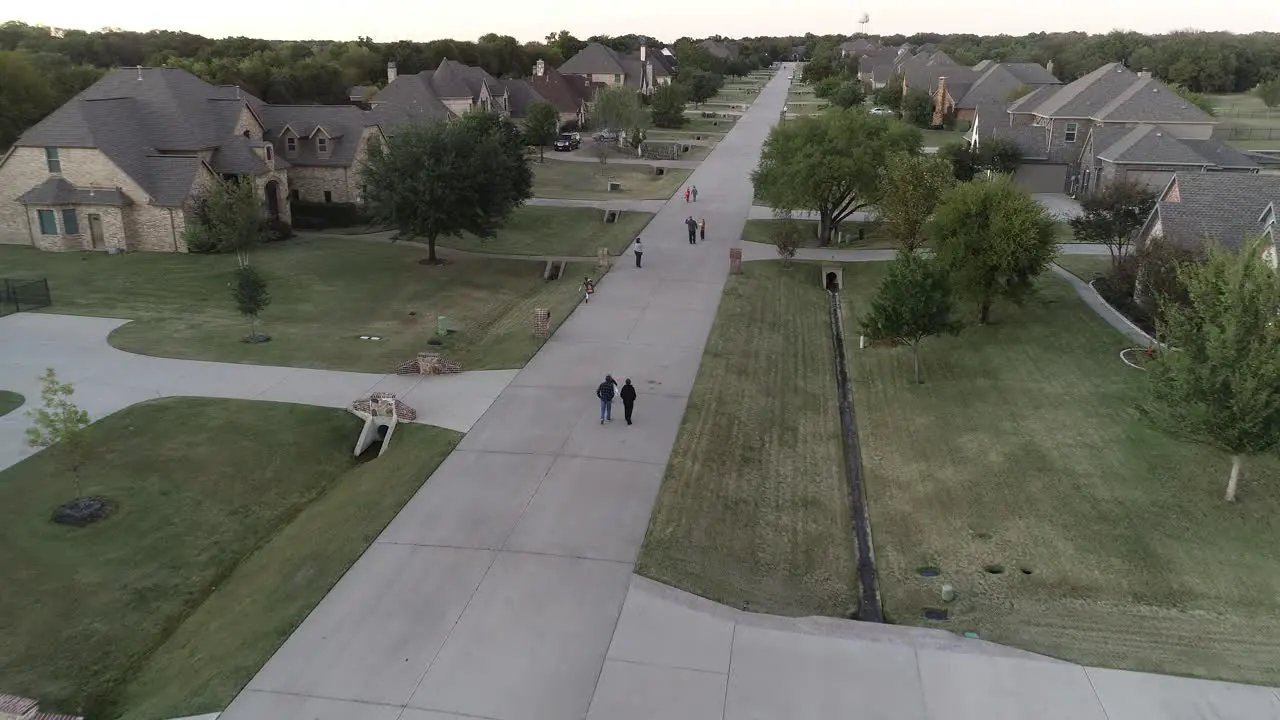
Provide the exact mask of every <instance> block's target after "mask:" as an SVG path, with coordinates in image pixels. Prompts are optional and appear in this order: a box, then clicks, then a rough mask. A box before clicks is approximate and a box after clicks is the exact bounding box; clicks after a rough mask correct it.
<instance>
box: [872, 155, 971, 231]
mask: <svg viewBox="0 0 1280 720" xmlns="http://www.w3.org/2000/svg"><path fill="white" fill-rule="evenodd" d="M882 172H883V175H884V177H883V178H882V179H881V181H880V202H878V203H876V209H877V211H878V213H877V214H878V215H879V218H880V222H881V223H882V224H883V225H884V227H885V229H886V230H887V231H888V233H889V236H890V237H892V238H893V239H894V241H896V242H897V243H898V244H899V245H901V246H902V249H903V250H905V251H906V252H915V250H916V249H917V248H919V247H920V246H921V245H923V244H924V226H925V224H926V223H927V222H928V221H929V217H930V216H931V215H933V211H934V210H935V209H936V208H937V207H938V201H939V200H940V199H941V198H942V194H943V193H945V192H946V191H947V189H948V188H950V187H951V186H952V185H953V184H954V183H955V178H954V176H953V175H952V170H951V163H949V162H948V161H947V159H946V158H941V157H938V156H937V155H923V154H921V155H916V154H912V153H894V154H893V155H890V156H889V159H888V163H887V164H886V165H885V168H884V170H883V171H882Z"/></svg>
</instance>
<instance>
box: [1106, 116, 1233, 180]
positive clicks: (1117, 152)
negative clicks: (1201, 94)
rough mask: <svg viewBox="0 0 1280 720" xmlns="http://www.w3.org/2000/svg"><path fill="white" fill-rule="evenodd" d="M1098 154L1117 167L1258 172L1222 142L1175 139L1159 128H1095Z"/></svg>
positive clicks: (1147, 126) (1146, 126)
mask: <svg viewBox="0 0 1280 720" xmlns="http://www.w3.org/2000/svg"><path fill="white" fill-rule="evenodd" d="M1091 133H1093V138H1092V142H1093V143H1094V155H1095V156H1096V157H1098V158H1099V159H1101V160H1106V161H1107V162H1111V163H1116V164H1121V165H1123V164H1138V163H1141V164H1156V165H1191V166H1195V167H1199V168H1205V169H1224V168H1225V169H1232V170H1245V169H1248V170H1256V169H1257V167H1258V165H1257V163H1255V162H1253V161H1252V160H1250V159H1249V158H1248V157H1246V156H1245V155H1244V154H1243V153H1241V152H1240V151H1238V150H1236V149H1234V148H1232V147H1230V146H1228V145H1227V144H1226V143H1223V142H1222V141H1221V140H1213V139H1208V140H1194V139H1185V138H1178V137H1174V136H1173V135H1171V134H1169V133H1167V132H1165V131H1163V130H1161V129H1160V128H1159V127H1157V126H1155V125H1139V126H1137V127H1134V128H1128V127H1110V126H1108V127H1100V128H1094V129H1093V130H1092V131H1091Z"/></svg>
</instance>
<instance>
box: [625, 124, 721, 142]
mask: <svg viewBox="0 0 1280 720" xmlns="http://www.w3.org/2000/svg"><path fill="white" fill-rule="evenodd" d="M727 134H728V129H727V128H726V129H723V130H719V131H716V132H708V131H706V130H689V129H683V128H682V129H680V130H663V129H659V128H654V129H653V130H649V131H648V132H647V133H646V134H645V137H646V139H648V140H694V141H696V142H711V143H712V144H714V143H718V142H720V141H721V140H723V139H724V136H725V135H727ZM699 138H701V139H699Z"/></svg>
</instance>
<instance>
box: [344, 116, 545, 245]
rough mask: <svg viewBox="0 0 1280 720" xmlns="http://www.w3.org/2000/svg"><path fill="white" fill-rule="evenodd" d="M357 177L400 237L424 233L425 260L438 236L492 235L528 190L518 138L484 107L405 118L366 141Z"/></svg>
mask: <svg viewBox="0 0 1280 720" xmlns="http://www.w3.org/2000/svg"><path fill="white" fill-rule="evenodd" d="M363 177H364V182H365V186H366V193H365V201H366V202H367V204H368V206H369V211H370V213H371V214H372V215H373V216H374V217H375V218H377V219H378V220H379V221H380V222H383V223H385V224H387V225H390V226H392V227H395V228H396V229H397V230H399V232H400V235H402V236H405V237H421V238H426V240H427V248H428V255H427V258H426V259H425V261H424V262H427V263H431V264H435V263H438V262H439V260H438V259H437V257H436V240H438V239H439V238H440V237H460V236H461V235H462V234H463V233H470V234H472V235H475V236H477V237H481V238H490V237H493V236H494V234H495V233H496V232H497V230H498V228H500V227H502V225H503V224H504V223H505V222H506V221H507V218H508V217H510V216H511V213H512V212H513V211H515V209H516V208H518V207H520V205H522V204H523V203H524V201H525V200H527V199H529V198H530V197H532V196H533V170H532V168H530V167H529V163H528V161H527V160H526V159H525V156H524V139H523V138H522V137H521V133H520V131H519V130H518V129H517V128H516V127H515V126H514V125H512V124H511V123H509V122H507V121H506V120H503V119H502V118H501V117H499V116H498V115H495V114H492V113H479V112H471V113H467V114H466V115H464V116H462V117H461V118H458V119H456V120H450V121H436V122H427V123H421V124H413V125H407V126H405V127H403V128H401V129H400V130H398V131H397V132H396V133H395V134H394V135H392V136H391V137H389V138H388V139H387V143H386V145H385V146H383V145H381V144H374V145H372V146H371V147H370V148H369V155H368V158H367V159H366V160H365V163H364V168H363Z"/></svg>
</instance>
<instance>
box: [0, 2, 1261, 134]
mask: <svg viewBox="0 0 1280 720" xmlns="http://www.w3.org/2000/svg"><path fill="white" fill-rule="evenodd" d="M849 37H856V36H834V35H826V36H817V35H812V34H810V35H806V36H803V37H756V38H745V39H742V40H740V41H739V47H740V51H741V53H742V54H743V55H744V57H742V59H741V60H740V61H737V62H732V61H726V60H721V59H718V58H715V57H713V56H712V55H710V54H709V53H707V52H706V50H704V49H703V48H701V47H700V46H699V45H698V43H697V42H696V41H694V40H692V39H690V38H681V39H679V40H676V41H675V42H672V43H664V42H662V41H659V40H655V39H652V38H649V39H645V38H642V37H641V36H638V35H625V36H619V37H607V36H594V37H589V38H586V39H585V40H583V39H579V38H577V37H575V36H573V35H572V34H570V33H569V32H568V31H563V30H562V31H559V32H555V33H551V34H549V35H548V36H547V37H546V38H544V40H543V41H540V42H529V43H521V42H519V41H518V40H516V39H515V38H513V37H510V36H506V35H496V34H492V33H491V34H488V35H485V36H483V37H481V38H479V39H478V40H477V41H475V42H471V41H463V40H448V39H445V40H433V41H430V42H413V41H408V40H400V41H396V42H389V43H379V42H375V41H374V40H373V39H372V38H368V37H361V38H358V39H357V40H354V41H329V40H311V41H281V40H266V39H258V38H246V37H232V38H222V39H212V38H206V37H203V36H200V35H194V34H192V33H186V32H177V31H170V30H153V31H150V32H132V31H124V30H113V29H106V30H101V31H94V32H89V31H84V30H56V31H55V30H51V29H50V28H48V27H43V26H37V25H27V24H24V23H19V22H7V23H4V24H3V25H0V78H4V82H3V83H0V151H2V150H3V149H5V148H7V147H8V146H9V145H10V144H11V143H12V142H13V141H14V140H15V139H16V138H17V137H18V136H19V135H20V134H21V133H22V131H23V130H25V129H26V128H27V127H30V126H31V125H32V124H34V123H35V122H37V121H39V120H40V119H41V118H43V117H44V116H45V115H47V114H48V113H50V112H52V111H53V110H54V109H56V108H57V107H58V106H60V105H61V104H63V103H65V102H66V101H67V100H69V99H70V98H71V97H73V96H74V95H75V94H76V93H78V92H80V91H81V90H83V89H84V88H86V87H88V86H89V85H91V84H93V82H95V81H96V80H97V79H98V78H99V77H101V76H102V74H103V73H105V72H106V71H107V70H109V69H111V68H115V67H130V66H135V65H144V66H165V65H167V66H169V67H180V68H184V69H186V70H189V71H190V72H192V73H193V74H195V75H197V76H198V77H200V78H202V79H204V80H206V81H208V82H211V83H215V84H220V85H239V86H240V87H242V88H244V89H245V90H246V91H248V92H250V93H252V94H254V95H256V96H258V97H260V98H262V99H263V100H265V101H267V102H270V103H294V104H311V103H322V104H335V103H345V102H347V101H348V89H349V88H350V87H351V86H353V85H382V84H384V83H385V82H386V66H387V63H388V62H392V61H394V62H395V63H396V64H397V67H398V70H399V72H400V73H401V74H408V73H416V72H419V71H422V70H430V69H434V68H435V67H436V66H438V65H439V64H440V61H441V60H443V59H446V58H448V59H450V60H456V61H458V62H462V63H465V64H469V65H476V66H479V67H482V68H484V69H485V70H486V71H488V72H489V73H490V74H492V75H494V76H496V77H526V76H528V75H529V74H530V73H531V71H532V68H533V64H534V62H535V61H536V60H538V59H542V60H545V61H546V62H547V63H548V64H550V65H552V66H559V65H560V64H561V63H563V62H564V61H565V60H566V59H568V58H570V57H572V56H573V55H574V54H575V53H577V52H578V50H580V49H582V48H583V47H584V46H585V45H586V44H587V43H588V42H600V43H602V44H605V45H607V46H609V47H612V48H613V49H615V50H618V51H621V52H627V51H634V50H636V49H638V48H639V46H640V45H641V43H642V42H643V43H646V44H648V45H649V47H652V48H661V47H670V48H671V50H672V52H673V53H675V55H676V57H677V59H678V61H679V64H680V66H681V67H683V68H697V69H702V70H708V71H712V72H719V73H724V74H739V73H741V72H745V71H746V70H748V69H750V68H751V67H755V66H759V65H762V64H768V63H769V62H771V61H773V60H777V59H782V58H784V57H786V56H788V55H789V54H790V52H791V50H792V48H793V47H795V46H798V45H802V46H805V47H806V48H807V49H808V50H809V51H810V52H813V51H816V50H820V49H821V48H822V47H823V46H826V47H830V46H831V45H832V44H836V43H839V42H841V41H843V40H845V39H848V38H849ZM879 39H880V41H881V42H882V44H885V45H897V44H901V43H904V42H905V43H910V44H912V45H920V44H923V43H935V44H937V45H938V46H939V47H940V48H941V49H942V50H944V51H945V52H946V53H947V54H948V55H950V56H951V57H952V58H953V59H954V60H956V61H957V62H960V63H964V64H974V63H977V62H978V61H980V60H985V59H991V60H997V61H1001V62H1036V63H1041V64H1046V63H1048V62H1049V61H1051V60H1052V61H1053V63H1054V73H1055V74H1056V75H1057V76H1058V77H1060V78H1062V79H1063V80H1067V81H1069V80H1073V79H1075V78H1077V77H1079V76H1081V75H1083V74H1085V73H1087V72H1089V71H1091V70H1093V69H1095V68H1097V67H1098V66H1100V65H1102V64H1105V63H1108V62H1114V61H1123V62H1125V63H1126V64H1127V65H1128V66H1129V67H1132V68H1135V69H1141V68H1146V69H1149V70H1151V71H1152V72H1154V73H1155V74H1156V75H1157V76H1159V77H1160V78H1161V79H1164V80H1166V81H1168V82H1171V83H1177V84H1179V85H1182V86H1184V87H1186V88H1187V89H1189V90H1191V91H1194V92H1200V93H1230V92H1244V91H1247V90H1250V89H1252V88H1253V87H1256V86H1257V84H1258V83H1259V82H1262V81H1265V80H1268V79H1270V78H1272V77H1276V76H1278V75H1280V33H1261V32H1260V33H1253V34H1249V35H1234V34H1230V33H1209V32H1178V33H1172V34H1168V35H1143V34H1141V33H1135V32H1120V31H1117V32H1112V33H1108V34H1106V35H1089V34H1086V33H1078V32H1071V33H1037V34H1032V35H1026V36H1021V37H1014V36H1008V35H999V36H977V35H943V34H936V33H921V34H916V35H892V36H883V37H880V38H879Z"/></svg>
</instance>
